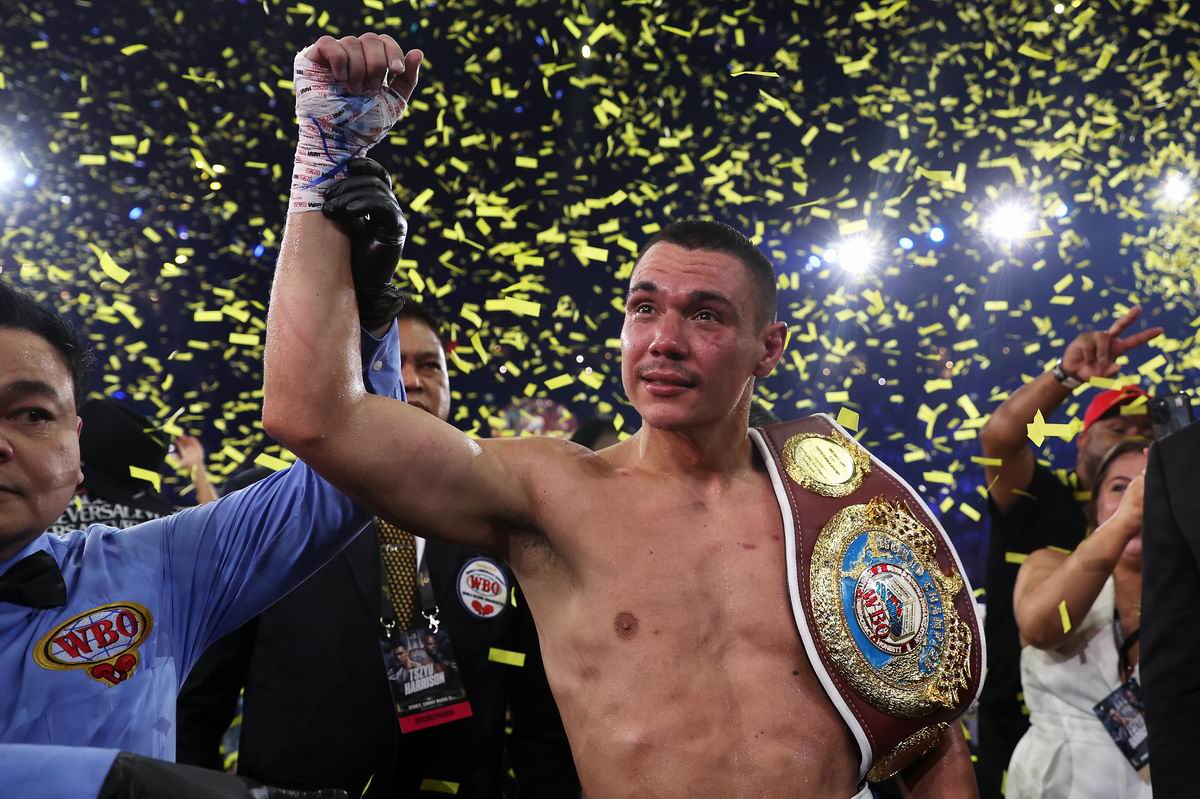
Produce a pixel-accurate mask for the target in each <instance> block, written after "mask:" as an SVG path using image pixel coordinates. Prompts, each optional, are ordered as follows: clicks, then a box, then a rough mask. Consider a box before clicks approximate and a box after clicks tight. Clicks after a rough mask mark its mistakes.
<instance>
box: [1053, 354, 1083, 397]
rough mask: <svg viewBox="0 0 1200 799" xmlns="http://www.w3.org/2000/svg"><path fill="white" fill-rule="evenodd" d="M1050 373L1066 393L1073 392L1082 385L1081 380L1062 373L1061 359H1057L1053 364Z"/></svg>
mask: <svg viewBox="0 0 1200 799" xmlns="http://www.w3.org/2000/svg"><path fill="white" fill-rule="evenodd" d="M1050 373H1051V374H1052V375H1054V379H1055V380H1057V381H1058V382H1059V384H1060V385H1061V386H1062V387H1063V388H1065V389H1066V390H1067V391H1074V390H1075V389H1077V388H1079V387H1080V386H1082V385H1083V381H1082V380H1080V379H1079V378H1077V377H1072V376H1071V375H1069V374H1067V373H1066V372H1065V371H1063V367H1062V358H1059V359H1058V360H1057V361H1055V362H1054V368H1053V369H1051V370H1050Z"/></svg>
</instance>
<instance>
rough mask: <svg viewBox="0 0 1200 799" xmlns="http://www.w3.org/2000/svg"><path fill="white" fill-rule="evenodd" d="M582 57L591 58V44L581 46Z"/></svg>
mask: <svg viewBox="0 0 1200 799" xmlns="http://www.w3.org/2000/svg"><path fill="white" fill-rule="evenodd" d="M583 57H584V58H591V57H592V48H591V46H590V45H586V44H585V45H584V46H583Z"/></svg>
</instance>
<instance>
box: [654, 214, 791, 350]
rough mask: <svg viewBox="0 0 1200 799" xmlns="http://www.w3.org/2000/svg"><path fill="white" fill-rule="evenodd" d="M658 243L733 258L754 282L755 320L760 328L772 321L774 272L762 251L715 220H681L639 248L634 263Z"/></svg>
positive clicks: (776, 310)
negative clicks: (756, 298) (742, 266)
mask: <svg viewBox="0 0 1200 799" xmlns="http://www.w3.org/2000/svg"><path fill="white" fill-rule="evenodd" d="M659 242H665V243H667V244H674V245H675V246H677V247H683V248H684V249H685V250H712V251H714V252H723V253H726V254H727V255H732V256H733V257H734V258H737V259H738V260H739V261H741V262H742V263H743V264H744V265H745V266H746V269H747V270H749V272H750V277H751V278H752V279H753V280H754V287H755V289H756V290H757V293H758V305H757V306H756V308H755V316H756V318H757V320H758V326H759V327H760V328H762V327H764V326H766V325H767V324H768V323H770V322H774V321H775V317H776V314H777V312H778V309H777V308H776V303H777V302H778V298H777V295H776V290H775V268H774V267H773V266H771V261H770V260H769V259H768V258H767V256H765V255H763V253H762V250H760V249H758V248H757V247H755V246H754V244H752V243H751V241H750V239H748V238H746V236H745V235H744V234H742V233H741V232H739V231H738V230H737V229H735V228H732V227H730V226H729V225H726V224H725V223H724V222H718V221H716V220H715V219H696V218H689V219H680V220H677V221H675V222H672V223H671V224H669V225H667V226H666V227H665V228H663V229H662V230H660V231H658V232H657V233H655V234H654V235H653V236H651V237H650V240H649V241H647V242H646V243H645V245H643V246H642V249H641V252H639V253H638V256H637V260H638V261H641V260H642V256H644V255H645V254H646V251H647V250H649V249H650V248H651V247H653V246H654V245H655V244H658V243H659Z"/></svg>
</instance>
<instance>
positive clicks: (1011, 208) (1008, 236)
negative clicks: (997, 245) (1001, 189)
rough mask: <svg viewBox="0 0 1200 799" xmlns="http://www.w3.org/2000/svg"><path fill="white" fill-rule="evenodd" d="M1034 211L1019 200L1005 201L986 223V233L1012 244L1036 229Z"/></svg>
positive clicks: (993, 210) (993, 211) (988, 217)
mask: <svg viewBox="0 0 1200 799" xmlns="http://www.w3.org/2000/svg"><path fill="white" fill-rule="evenodd" d="M1034 222H1035V219H1034V216H1033V211H1031V210H1030V208H1029V206H1027V205H1025V204H1024V203H1022V202H1020V201H1017V200H1005V201H1004V202H1001V203H1000V204H998V205H997V206H996V207H995V208H993V209H992V211H991V213H989V214H988V216H987V219H986V220H985V221H984V226H983V229H984V232H985V233H986V234H987V235H988V236H990V237H991V238H993V239H996V240H997V241H1000V242H1004V243H1012V242H1014V241H1017V240H1018V239H1023V238H1025V235H1026V234H1027V233H1029V232H1030V231H1032V230H1033V228H1034Z"/></svg>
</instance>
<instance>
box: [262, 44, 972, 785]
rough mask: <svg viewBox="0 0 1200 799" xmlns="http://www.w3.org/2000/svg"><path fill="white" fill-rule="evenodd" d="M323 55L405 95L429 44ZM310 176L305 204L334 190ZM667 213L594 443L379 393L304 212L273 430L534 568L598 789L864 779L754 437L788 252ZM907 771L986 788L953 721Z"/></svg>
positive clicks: (403, 505)
mask: <svg viewBox="0 0 1200 799" xmlns="http://www.w3.org/2000/svg"><path fill="white" fill-rule="evenodd" d="M305 55H306V56H307V57H308V58H309V59H311V60H312V61H313V62H315V63H316V64H318V65H321V66H324V65H328V66H329V68H330V69H332V70H333V74H334V77H335V78H336V79H338V80H342V81H344V82H345V84H346V86H347V87H348V91H350V92H360V91H364V89H365V90H366V91H371V87H379V86H380V84H381V81H382V80H384V79H385V75H386V76H388V77H390V79H391V81H392V83H391V86H392V87H393V89H394V90H395V91H396V92H397V93H398V94H399V95H401V96H403V97H404V98H405V99H407V97H408V96H409V95H411V93H412V91H413V89H414V88H415V86H416V83H417V72H418V67H419V65H420V62H421V58H422V54H421V53H420V51H415V50H414V51H410V52H409V53H408V54H407V55H404V53H403V52H402V51H401V50H400V48H399V47H398V46H397V45H396V43H395V42H394V41H393V40H392V39H391V38H390V37H386V36H383V37H380V36H375V35H373V34H365V35H364V36H362V37H345V38H343V39H341V40H334V39H332V38H330V37H322V39H321V40H320V41H318V42H317V44H315V45H313V46H312V47H311V48H309V49H308V50H307V51H306V52H305ZM388 65H390V75H388V73H385V67H387V66H388ZM401 71H402V74H398V73H401ZM376 91H377V89H376ZM301 116H302V118H303V115H301ZM300 160H301V159H300V156H299V155H298V163H299V161H300ZM299 169H300V167H298V174H299ZM310 174H312V173H310ZM317 179H319V178H317ZM306 180H307V182H304V183H302V185H301V189H303V188H304V186H308V185H311V184H312V183H313V180H315V179H306ZM297 185H298V184H297V183H296V182H295V181H294V183H293V187H294V188H293V200H292V203H291V207H292V209H293V211H296V210H298V209H302V208H305V207H308V208H312V207H319V205H320V203H319V202H318V201H316V200H311V199H310V201H308V202H303V201H301V202H298V201H297V199H296V197H297V194H296V191H297V190H296V188H295V187H296V186H297ZM664 232H667V233H668V234H669V235H667V236H666V238H665V239H664V240H661V241H657V242H652V244H651V245H650V246H649V247H648V248H647V249H646V250H645V251H644V252H643V253H642V255H641V257H640V258H639V259H638V262H637V265H636V268H635V269H634V272H633V276H632V278H631V281H630V290H629V296H628V302H627V307H626V316H625V322H624V328H623V331H622V335H621V350H622V353H621V354H622V381H623V383H624V387H625V390H626V392H627V394H628V396H629V399H630V401H631V402H632V403H633V405H634V407H635V408H636V409H637V410H638V412H639V413H640V414H641V417H642V420H643V426H642V428H641V429H640V430H639V431H638V432H637V433H636V434H635V435H634V436H632V437H631V438H629V439H628V440H626V441H624V442H622V443H620V444H617V445H615V446H612V447H609V448H608V449H605V450H603V451H601V452H599V453H592V452H590V451H588V450H586V449H584V448H583V447H581V446H578V445H575V444H571V443H569V442H566V441H562V440H556V439H548V438H525V439H519V440H512V439H508V440H484V441H475V440H472V439H470V438H468V437H467V436H466V435H464V434H463V433H461V432H459V431H458V430H456V429H454V428H453V427H451V426H450V425H448V424H445V423H443V422H441V421H439V420H437V419H435V418H433V417H431V416H430V415H429V414H426V413H422V412H420V411H418V410H415V409H413V408H410V407H408V406H406V405H404V404H403V403H399V402H389V401H386V400H384V399H381V398H378V397H374V396H371V395H369V394H367V393H365V392H364V390H363V387H362V377H361V375H360V373H359V365H358V363H357V361H356V357H357V356H356V355H355V342H356V341H357V335H358V333H357V329H356V321H355V320H356V318H357V317H356V313H355V288H354V285H353V283H352V279H351V274H350V269H349V264H350V258H349V252H348V244H347V239H346V237H345V236H344V235H343V234H342V233H341V232H340V231H339V230H338V228H337V227H336V226H335V225H334V224H333V223H332V222H330V221H328V220H326V219H325V218H323V217H322V215H321V214H319V213H292V214H291V215H290V217H289V221H288V226H287V233H286V235H285V237H284V246H283V250H282V252H281V255H280V258H279V265H278V270H277V273H276V282H275V286H274V292H273V296H272V299H271V306H270V321H269V332H268V343H267V356H266V381H265V402H264V408H263V422H264V425H265V426H266V429H267V430H268V432H269V433H270V434H271V435H272V436H274V437H276V438H277V439H279V440H280V441H281V442H283V443H284V444H286V445H287V446H288V447H289V448H291V449H292V451H293V452H295V453H296V454H297V455H298V456H299V457H300V458H302V459H303V460H304V461H305V462H307V463H308V464H309V465H310V466H311V467H312V468H313V469H314V470H316V471H317V472H318V473H320V474H321V475H323V476H324V477H325V478H326V479H328V480H330V481H331V482H332V483H333V484H334V485H336V486H338V487H339V488H341V489H342V490H344V491H345V492H346V493H347V494H348V495H350V496H352V497H355V498H357V499H358V500H359V501H361V502H362V503H364V504H365V505H366V506H368V507H369V508H372V509H374V510H375V511H377V512H378V513H379V514H380V515H381V516H384V517H386V518H389V519H391V520H392V521H394V522H395V523H396V524H397V525H399V526H401V527H403V528H405V529H407V530H409V531H411V532H412V533H414V534H416V535H421V536H431V537H437V538H442V539H445V540H448V541H452V542H455V543H460V544H463V545H465V546H471V547H476V548H480V549H488V550H490V551H492V552H494V553H496V554H497V555H499V556H501V557H503V558H505V559H506V560H508V562H509V563H510V564H512V567H513V569H514V571H515V572H516V574H517V575H518V577H519V579H520V580H521V584H522V585H523V586H524V587H525V592H526V595H527V598H528V601H529V604H530V607H531V609H532V611H533V614H534V617H535V619H536V621H537V626H538V630H539V633H540V637H541V640H542V652H543V656H544V658H545V662H546V670H547V673H548V675H549V677H550V683H551V687H552V689H553V692H554V695H555V698H556V699H557V701H558V704H559V707H560V709H561V711H562V716H563V721H564V723H565V725H566V729H567V733H568V736H569V738H570V742H571V746H572V750H573V752H574V756H575V761H576V764H577V766H578V769H579V775H580V778H581V780H582V783H583V787H584V791H585V793H586V795H587V796H589V797H591V799H608V798H609V797H627V796H628V797H639V799H646V798H647V797H663V798H664V799H665V798H666V797H680V798H681V799H682V798H683V797H697V796H704V797H735V796H744V797H788V798H789V799H790V798H791V797H800V796H804V797H849V796H853V795H855V794H856V793H857V792H859V791H860V790H862V789H863V786H861V785H860V784H859V776H858V775H859V769H858V763H859V754H858V749H857V747H856V746H855V743H854V741H853V740H852V738H851V736H850V734H849V732H848V730H847V727H846V725H845V724H844V723H843V721H842V719H841V717H840V716H839V714H838V712H837V711H836V709H835V708H834V706H833V705H832V703H831V701H830V699H829V698H828V697H827V695H826V693H825V691H824V690H823V689H822V687H821V685H820V683H819V682H818V680H817V678H816V676H815V673H814V670H813V668H812V667H811V666H810V664H809V660H808V657H807V656H806V653H805V650H804V648H803V646H802V643H801V640H800V638H799V636H798V634H797V630H796V627H795V625H794V624H793V620H792V617H791V614H790V612H789V609H788V607H789V605H788V602H789V599H788V592H787V586H786V581H785V569H784V560H783V559H784V548H783V544H782V537H783V523H782V519H781V515H780V511H779V506H778V505H777V504H776V499H775V496H774V494H773V493H772V488H771V485H770V482H769V480H768V477H767V473H766V470H765V467H764V464H763V462H762V460H761V458H760V457H759V455H758V454H757V453H756V451H755V449H754V447H753V446H752V444H751V442H750V440H749V439H748V437H747V417H748V413H749V408H750V400H751V396H752V392H753V387H754V381H755V380H756V379H760V378H765V377H767V376H768V375H769V374H770V373H771V371H772V370H773V369H774V368H775V365H776V364H777V363H778V361H779V359H780V357H781V356H782V354H783V350H784V342H785V338H786V332H787V326H786V325H785V324H784V323H782V322H778V321H775V303H776V299H775V288H774V275H773V273H772V270H771V266H770V264H769V262H768V261H767V260H766V258H765V257H764V256H763V255H762V254H761V253H759V252H758V251H757V250H756V249H755V248H754V247H753V246H752V245H750V243H749V242H748V241H747V240H746V239H745V238H744V237H741V236H740V234H737V233H736V232H734V231H733V230H732V229H730V228H726V227H724V226H721V225H716V224H714V223H699V224H697V223H691V224H690V225H685V226H683V227H672V228H668V229H667V230H666V231H664ZM660 235H661V234H660ZM692 237H697V238H692ZM672 238H675V239H676V241H674V242H673V241H672V240H671V239H672ZM696 241H701V242H706V243H704V244H703V245H702V246H696V245H695V242H696ZM398 463H403V464H407V468H403V469H397V468H396V464H398ZM901 778H902V780H903V781H904V782H905V783H906V784H907V786H908V788H909V789H910V790H912V791H913V792H914V793H915V794H916V795H920V796H962V797H971V796H975V795H976V792H975V782H974V777H973V775H972V772H971V767H970V762H969V759H968V757H967V754H966V748H965V745H964V742H963V739H962V736H961V735H959V734H958V733H957V731H956V730H955V729H952V730H951V734H947V735H945V736H944V738H943V742H942V743H941V744H940V745H939V746H938V747H937V748H936V749H935V750H934V751H933V752H931V753H930V754H929V755H927V756H926V757H924V758H923V759H921V760H919V761H917V762H916V763H915V764H913V765H912V766H910V767H909V768H908V769H906V770H905V771H904V772H902V773H901ZM862 795H863V796H867V795H869V793H866V792H864V793H863V794H862Z"/></svg>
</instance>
